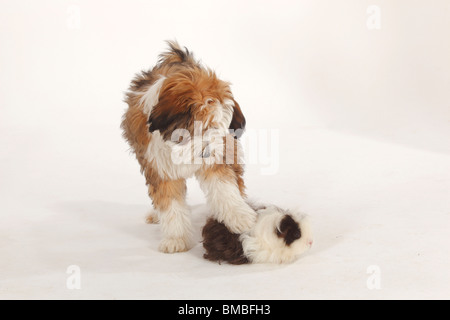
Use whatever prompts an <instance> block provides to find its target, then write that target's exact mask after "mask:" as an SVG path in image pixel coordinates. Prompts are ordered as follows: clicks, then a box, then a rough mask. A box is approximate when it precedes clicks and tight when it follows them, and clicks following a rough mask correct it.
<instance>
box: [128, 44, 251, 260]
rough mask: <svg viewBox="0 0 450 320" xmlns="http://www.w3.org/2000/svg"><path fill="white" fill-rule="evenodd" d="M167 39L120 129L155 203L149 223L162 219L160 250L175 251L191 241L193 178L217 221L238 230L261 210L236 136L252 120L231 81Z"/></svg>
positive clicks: (141, 78) (132, 92)
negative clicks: (250, 193) (252, 198)
mask: <svg viewBox="0 0 450 320" xmlns="http://www.w3.org/2000/svg"><path fill="white" fill-rule="evenodd" d="M168 44H169V50H168V51H167V52H165V53H163V54H161V55H160V57H159V61H158V63H157V64H156V66H155V67H153V68H152V69H150V70H149V71H145V72H141V74H139V75H137V76H136V78H135V79H134V80H133V81H132V82H131V85H130V88H129V91H128V92H127V94H126V98H125V102H126V103H127V104H128V109H127V110H126V112H125V114H124V116H123V119H122V124H121V127H122V129H123V135H124V137H125V139H126V140H127V141H128V143H129V144H130V146H131V149H132V150H133V151H134V153H135V154H136V158H137V160H138V162H139V164H140V166H141V172H142V173H143V174H144V176H145V178H146V182H147V185H148V194H149V196H150V198H151V199H152V201H153V206H154V209H155V211H154V212H152V213H151V214H150V216H149V217H148V219H147V221H148V222H157V221H159V222H160V223H161V227H162V232H163V239H162V241H161V243H160V246H159V250H160V251H162V252H168V253H172V252H178V251H186V250H188V249H189V248H190V245H191V221H190V212H189V208H188V206H187V205H186V199H185V198H186V178H189V177H191V176H194V175H195V176H196V178H197V180H198V181H199V183H200V186H201V188H202V190H203V191H204V192H205V194H206V198H207V202H208V205H209V207H210V210H211V212H212V213H213V215H214V217H215V219H217V221H220V222H223V223H224V224H225V225H226V226H227V227H228V228H229V229H230V230H232V231H233V232H236V233H242V232H245V231H248V230H250V228H251V227H252V226H253V225H254V223H255V220H256V213H255V212H254V210H252V208H250V207H249V205H248V204H247V203H246V202H245V197H246V196H245V192H244V189H245V185H244V181H243V179H242V175H243V166H242V164H241V162H242V161H241V159H240V149H239V147H240V145H239V143H238V140H237V138H238V137H239V136H240V134H241V133H242V130H243V129H244V127H245V118H244V115H243V114H242V111H241V109H240V106H239V104H238V103H237V102H236V100H235V99H234V97H233V94H232V92H231V89H230V85H229V83H228V82H225V81H222V80H220V79H218V78H217V76H216V74H215V73H214V72H213V71H212V70H210V69H208V68H205V67H204V66H202V65H201V64H200V63H199V62H198V61H196V60H195V59H194V56H193V55H192V53H191V52H189V51H188V50H187V49H186V48H185V49H182V48H181V47H180V46H179V45H178V43H176V42H168ZM233 130H234V132H232V133H230V131H233ZM205 137H206V139H205ZM204 140H207V141H206V142H205V141H204ZM198 141H200V142H199V143H197V142H198Z"/></svg>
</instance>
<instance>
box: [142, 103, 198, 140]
mask: <svg viewBox="0 0 450 320" xmlns="http://www.w3.org/2000/svg"><path fill="white" fill-rule="evenodd" d="M191 123H192V116H191V113H190V108H174V107H167V106H165V104H164V103H158V104H157V105H156V106H155V107H154V108H153V109H152V112H151V113H150V116H149V118H148V124H149V128H148V130H149V131H150V132H151V133H153V132H154V131H157V130H159V132H160V133H161V135H162V137H163V139H164V140H170V139H171V137H172V133H173V131H174V130H176V129H189V128H190V126H191Z"/></svg>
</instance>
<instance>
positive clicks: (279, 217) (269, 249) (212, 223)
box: [202, 205, 312, 264]
mask: <svg viewBox="0 0 450 320" xmlns="http://www.w3.org/2000/svg"><path fill="white" fill-rule="evenodd" d="M255 211H256V212H257V214H258V215H257V221H256V224H255V225H254V226H253V228H252V229H251V230H250V231H248V232H245V233H242V234H236V233H232V232H230V231H229V230H228V228H227V227H226V226H225V225H224V224H223V223H221V222H219V221H217V220H215V219H214V218H209V219H208V221H207V222H206V224H205V226H204V227H203V231H202V235H203V247H204V248H205V250H206V253H205V254H204V255H203V257H204V258H205V259H208V260H211V261H218V262H219V263H220V262H222V261H225V262H228V263H230V264H244V263H289V262H293V261H294V260H296V259H297V258H298V257H299V256H300V255H301V254H302V253H304V252H305V251H306V250H308V249H309V248H310V247H311V245H312V232H311V227H310V222H309V219H308V218H307V216H305V215H302V214H301V213H299V212H293V211H289V210H283V209H280V208H278V207H276V206H273V205H270V206H261V207H259V208H255Z"/></svg>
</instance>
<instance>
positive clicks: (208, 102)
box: [206, 98, 214, 106]
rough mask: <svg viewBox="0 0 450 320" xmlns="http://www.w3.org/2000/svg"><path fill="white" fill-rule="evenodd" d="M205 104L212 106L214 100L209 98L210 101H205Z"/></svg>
mask: <svg viewBox="0 0 450 320" xmlns="http://www.w3.org/2000/svg"><path fill="white" fill-rule="evenodd" d="M206 104H207V105H209V106H212V105H213V104H214V99H211V98H210V99H208V100H206Z"/></svg>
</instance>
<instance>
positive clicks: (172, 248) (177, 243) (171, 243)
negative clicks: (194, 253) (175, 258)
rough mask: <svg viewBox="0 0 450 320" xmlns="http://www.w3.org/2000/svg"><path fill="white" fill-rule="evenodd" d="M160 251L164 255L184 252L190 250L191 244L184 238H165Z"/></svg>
mask: <svg viewBox="0 0 450 320" xmlns="http://www.w3.org/2000/svg"><path fill="white" fill-rule="evenodd" d="M158 249H159V251H161V252H164V253H175V252H183V251H188V250H189V243H188V241H187V240H186V239H184V238H164V239H162V240H161V242H160V243H159V248H158Z"/></svg>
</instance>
